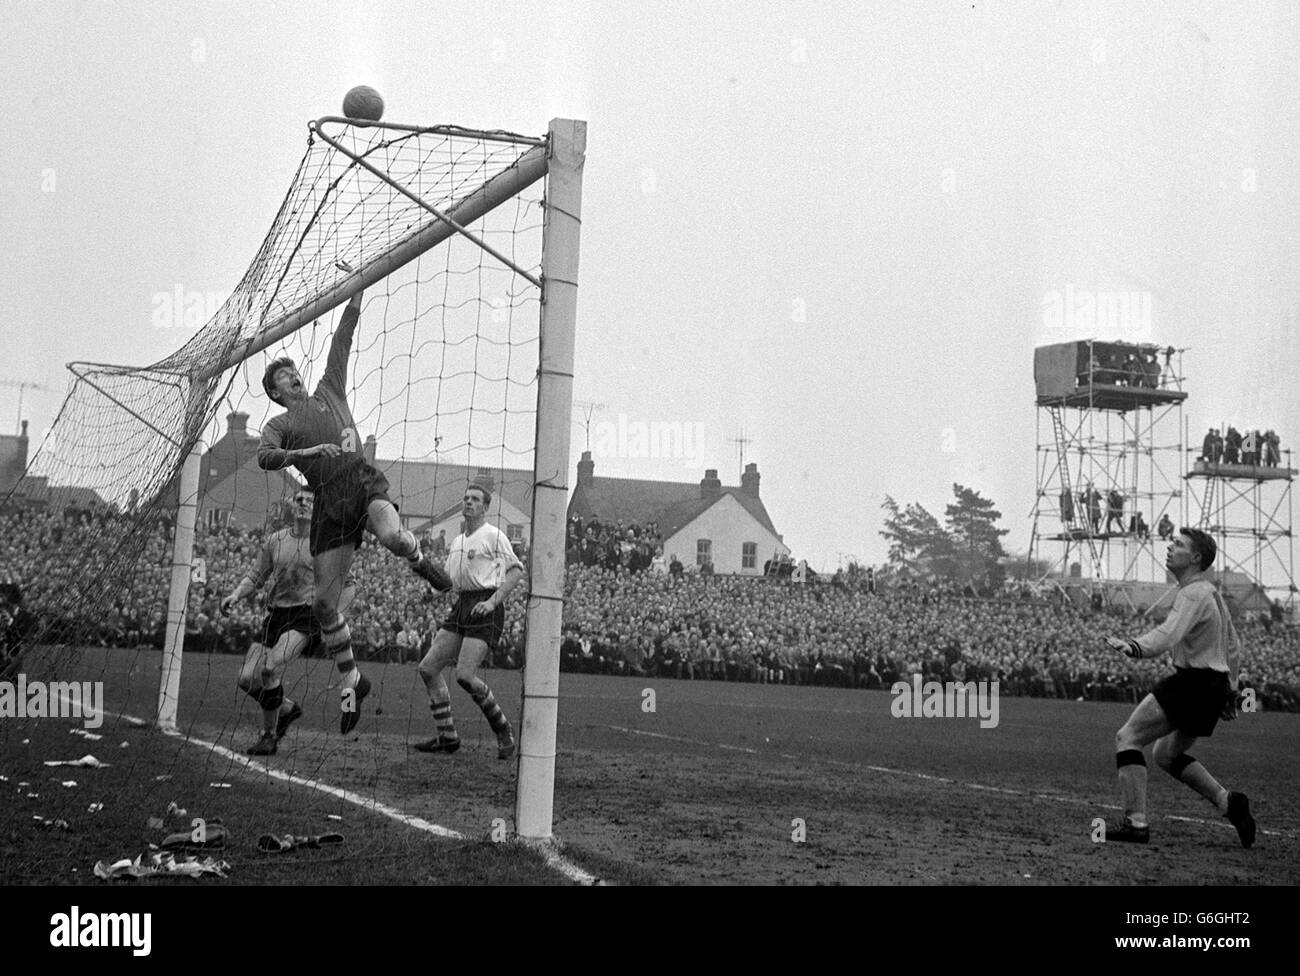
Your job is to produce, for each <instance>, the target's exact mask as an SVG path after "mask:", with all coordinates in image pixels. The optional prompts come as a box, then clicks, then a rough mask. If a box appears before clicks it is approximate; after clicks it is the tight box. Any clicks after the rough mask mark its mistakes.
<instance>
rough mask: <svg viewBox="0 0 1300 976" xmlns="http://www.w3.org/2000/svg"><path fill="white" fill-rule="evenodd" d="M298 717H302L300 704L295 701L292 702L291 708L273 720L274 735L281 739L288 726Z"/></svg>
mask: <svg viewBox="0 0 1300 976" xmlns="http://www.w3.org/2000/svg"><path fill="white" fill-rule="evenodd" d="M300 718H302V706H301V705H299V704H298V703H297V702H294V703H293V708H291V709H289V710H288V711H287V712H284V713H282V714H281V715H280V717H279V718H277V719H276V720H275V737H276V738H277V739H283V738H284V734H285V733H286V732H288V731H289V726H291V725H292V724H293V723H294V722H296V721H298V719H300Z"/></svg>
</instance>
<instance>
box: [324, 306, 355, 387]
mask: <svg viewBox="0 0 1300 976" xmlns="http://www.w3.org/2000/svg"><path fill="white" fill-rule="evenodd" d="M362 294H363V293H362V292H357V293H356V294H355V295H353V296H352V301H350V302H348V307H347V308H345V309H344V310H343V316H342V317H341V318H340V319H339V325H338V328H337V329H335V330H334V339H333V341H331V342H330V356H329V360H328V361H327V362H326V364H325V375H324V376H322V377H321V381H320V389H328V390H329V391H330V392H332V393H335V394H337V395H338V396H340V397H344V398H346V397H347V383H348V357H349V356H351V355H352V333H353V332H354V331H356V327H357V319H358V318H360V316H361V296H362Z"/></svg>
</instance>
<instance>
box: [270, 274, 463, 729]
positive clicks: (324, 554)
mask: <svg viewBox="0 0 1300 976" xmlns="http://www.w3.org/2000/svg"><path fill="white" fill-rule="evenodd" d="M360 312H361V293H360V292H358V293H357V294H356V295H354V296H353V298H352V301H350V302H349V303H348V307H347V308H346V309H345V310H344V312H343V316H342V318H341V319H340V320H339V324H338V328H337V329H335V330H334V338H333V341H332V342H331V343H330V351H329V359H328V361H327V363H326V366H325V374H324V375H323V376H322V377H321V381H320V383H319V384H317V386H316V392H314V393H313V394H311V395H310V396H308V395H307V389H306V387H305V386H303V382H302V377H301V376H300V375H299V374H298V369H297V367H296V366H295V365H294V362H293V360H292V359H288V358H281V359H276V360H274V361H273V362H272V363H271V364H270V365H269V366H267V368H266V373H265V375H264V376H263V377H262V386H263V388H264V389H265V390H266V395H267V396H269V397H270V398H271V399H272V400H273V401H274V402H275V403H277V404H279V405H280V406H282V407H284V408H286V412H285V413H282V414H280V415H279V416H276V417H272V418H271V420H270V421H269V422H268V423H267V425H266V427H265V428H264V429H263V430H262V443H261V446H260V447H259V448H258V451H257V463H258V464H259V465H260V466H261V467H262V468H263V469H265V470H268V471H274V470H278V469H280V468H286V467H289V466H290V465H292V466H293V467H295V468H297V469H298V470H299V471H300V472H301V473H302V476H303V478H305V479H306V481H307V484H308V486H309V487H310V488H311V489H312V490H313V491H314V492H315V496H316V501H315V507H314V508H313V511H312V518H311V554H312V563H313V570H314V573H315V598H314V599H313V601H312V613H313V615H314V616H315V618H316V622H317V624H318V625H319V626H320V630H321V641H322V642H323V643H324V645H325V648H326V650H327V651H329V653H330V655H331V656H332V657H333V658H334V663H335V666H336V667H337V668H338V670H339V673H340V676H341V677H342V690H341V694H342V701H341V704H340V708H341V715H340V717H339V731H340V732H342V733H344V734H347V733H348V732H351V731H352V729H353V728H355V727H356V724H357V722H358V720H359V719H360V717H361V702H362V701H363V700H364V699H365V697H366V695H368V694H369V693H370V682H369V681H368V680H367V679H366V677H365V676H364V675H363V674H361V672H360V671H359V670H357V666H356V662H355V661H354V660H353V657H352V634H351V632H350V631H349V630H348V625H347V621H345V620H344V619H343V616H342V614H341V613H340V610H339V603H340V598H341V596H342V594H343V589H344V583H345V581H346V580H347V578H348V570H349V568H350V567H351V565H352V556H353V554H354V553H355V552H356V548H357V545H358V544H359V543H360V542H361V537H362V534H363V533H364V532H365V531H366V530H367V529H369V530H370V531H371V532H372V533H373V534H374V535H375V537H376V538H377V539H378V540H379V543H380V545H382V546H383V547H384V548H385V549H387V550H388V551H389V552H392V553H393V554H394V555H397V556H401V557H403V558H404V559H406V560H407V561H408V562H409V563H410V565H411V569H412V570H413V571H414V572H415V573H416V574H417V575H419V576H420V577H421V578H423V579H424V580H426V581H427V582H428V583H429V584H430V585H431V586H433V587H434V589H437V590H446V589H450V587H451V581H450V580H449V579H448V578H447V574H446V572H445V571H443V570H442V568H441V567H439V566H436V565H435V564H434V563H432V562H431V561H429V560H428V559H426V558H425V557H424V556H423V555H422V554H421V552H420V546H419V544H418V543H417V542H416V541H415V536H414V535H412V534H411V533H410V532H409V531H407V530H406V529H404V528H402V523H401V520H400V519H399V518H398V516H397V507H396V506H395V505H394V504H393V503H392V502H391V501H390V500H389V498H388V479H387V478H385V477H384V475H383V474H382V473H381V472H380V471H378V470H376V469H375V468H374V467H373V466H371V465H370V464H368V463H367V462H366V459H365V457H364V455H363V454H362V453H361V438H360V437H359V436H358V435H357V429H356V421H354V420H353V419H352V411H351V409H350V408H349V407H348V401H347V370H348V359H349V357H350V355H351V351H352V333H353V331H354V330H355V329H356V325H357V317H358V316H359V315H360Z"/></svg>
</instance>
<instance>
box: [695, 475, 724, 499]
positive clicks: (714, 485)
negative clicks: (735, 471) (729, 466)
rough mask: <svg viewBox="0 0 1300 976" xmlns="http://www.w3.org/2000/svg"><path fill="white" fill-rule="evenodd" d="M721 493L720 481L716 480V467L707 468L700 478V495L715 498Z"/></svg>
mask: <svg viewBox="0 0 1300 976" xmlns="http://www.w3.org/2000/svg"><path fill="white" fill-rule="evenodd" d="M721 494H722V482H721V481H719V480H718V469H717V468H709V469H708V470H707V471H705V472H704V477H703V478H701V479H700V497H701V498H717V497H718V496H719V495H721Z"/></svg>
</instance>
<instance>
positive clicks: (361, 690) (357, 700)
mask: <svg viewBox="0 0 1300 976" xmlns="http://www.w3.org/2000/svg"><path fill="white" fill-rule="evenodd" d="M347 693H348V690H347V689H346V688H344V689H343V694H344V695H345V696H346V695H347ZM352 694H353V697H352V707H351V708H345V709H343V713H342V714H341V715H340V716H339V731H340V732H342V733H343V734H344V735H347V734H348V733H349V732H351V731H352V730H353V729H355V728H356V727H357V723H358V722H360V721H361V703H362V702H363V701H365V699H366V695H368V694H370V679H369V678H367V677H366V676H365V675H364V674H361V673H360V672H358V673H357V683H356V685H355V686H354V687H353V689H352ZM344 700H345V701H346V698H345V699H344Z"/></svg>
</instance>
